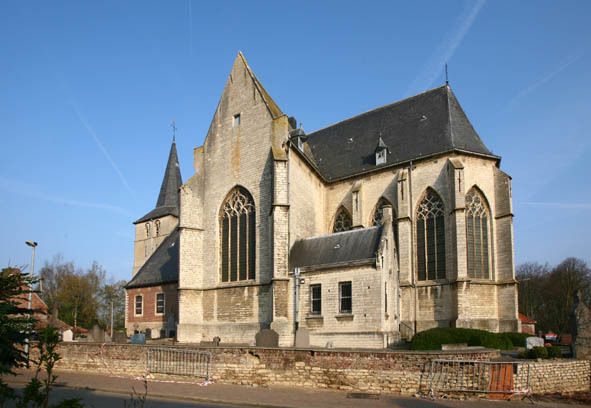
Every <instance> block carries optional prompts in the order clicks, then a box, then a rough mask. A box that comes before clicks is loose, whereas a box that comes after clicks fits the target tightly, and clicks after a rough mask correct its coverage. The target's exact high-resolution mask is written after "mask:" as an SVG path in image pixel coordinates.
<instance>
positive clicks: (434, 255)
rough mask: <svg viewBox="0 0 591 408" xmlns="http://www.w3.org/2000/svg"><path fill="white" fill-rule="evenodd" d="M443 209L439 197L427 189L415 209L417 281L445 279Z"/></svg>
mask: <svg viewBox="0 0 591 408" xmlns="http://www.w3.org/2000/svg"><path fill="white" fill-rule="evenodd" d="M444 218H445V209H444V207H443V201H441V198H440V197H439V195H438V194H437V193H436V192H435V191H433V190H431V189H429V190H427V192H426V194H425V197H424V198H423V199H422V201H421V202H420V204H419V206H418V208H417V218H416V220H417V221H416V228H417V230H416V231H417V270H418V279H419V280H420V281H421V280H434V279H443V278H445V220H444Z"/></svg>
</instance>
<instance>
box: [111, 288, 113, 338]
mask: <svg viewBox="0 0 591 408" xmlns="http://www.w3.org/2000/svg"><path fill="white" fill-rule="evenodd" d="M111 341H113V296H112V295H111Z"/></svg>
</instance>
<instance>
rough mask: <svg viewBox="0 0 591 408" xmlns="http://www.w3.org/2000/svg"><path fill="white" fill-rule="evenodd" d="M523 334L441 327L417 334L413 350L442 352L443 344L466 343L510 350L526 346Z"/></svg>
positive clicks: (413, 340)
mask: <svg viewBox="0 0 591 408" xmlns="http://www.w3.org/2000/svg"><path fill="white" fill-rule="evenodd" d="M526 337H529V336H528V335H523V333H491V332H489V331H486V330H478V329H462V328H447V327H439V328H435V329H429V330H425V331H423V332H420V333H417V334H416V335H415V336H414V337H413V339H412V342H411V349H412V350H441V345H442V344H454V343H466V344H468V346H481V347H486V348H493V349H500V350H510V349H512V348H514V347H523V346H525V338H526Z"/></svg>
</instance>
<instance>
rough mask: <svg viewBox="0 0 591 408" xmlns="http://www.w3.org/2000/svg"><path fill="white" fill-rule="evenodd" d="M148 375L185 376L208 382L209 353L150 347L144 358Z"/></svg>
mask: <svg viewBox="0 0 591 408" xmlns="http://www.w3.org/2000/svg"><path fill="white" fill-rule="evenodd" d="M146 363H147V370H148V372H150V373H160V374H172V375H187V376H195V377H203V378H205V379H206V380H209V374H210V373H209V370H210V365H211V353H209V352H207V351H198V350H191V349H184V348H171V347H150V348H148V349H147V356H146Z"/></svg>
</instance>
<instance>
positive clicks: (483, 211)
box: [466, 187, 490, 279]
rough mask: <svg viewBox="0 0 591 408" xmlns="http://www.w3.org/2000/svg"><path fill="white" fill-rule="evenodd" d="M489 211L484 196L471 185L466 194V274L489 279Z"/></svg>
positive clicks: (471, 276)
mask: <svg viewBox="0 0 591 408" xmlns="http://www.w3.org/2000/svg"><path fill="white" fill-rule="evenodd" d="M489 218H490V217H489V212H488V207H487V205H486V200H485V198H484V196H483V195H482V194H481V193H480V192H479V191H478V189H477V188H475V187H473V188H472V189H470V191H468V194H466V248H467V252H468V254H467V261H468V276H469V277H470V278H480V279H489V277H490V274H489V251H488V242H489V238H488V237H489V227H488V220H489Z"/></svg>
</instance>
